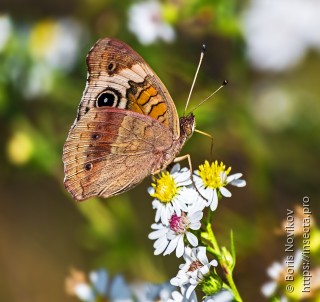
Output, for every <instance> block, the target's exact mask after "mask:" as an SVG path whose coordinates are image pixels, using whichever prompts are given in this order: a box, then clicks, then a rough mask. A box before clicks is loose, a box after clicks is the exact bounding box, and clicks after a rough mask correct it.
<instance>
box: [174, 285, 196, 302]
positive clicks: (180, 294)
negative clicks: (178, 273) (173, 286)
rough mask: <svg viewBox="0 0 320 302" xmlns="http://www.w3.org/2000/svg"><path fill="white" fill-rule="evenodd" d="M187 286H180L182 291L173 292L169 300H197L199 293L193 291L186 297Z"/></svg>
mask: <svg viewBox="0 0 320 302" xmlns="http://www.w3.org/2000/svg"><path fill="white" fill-rule="evenodd" d="M186 291H187V289H186V287H185V286H182V287H181V288H180V291H177V290H176V291H174V292H172V294H171V295H172V299H169V300H168V302H197V301H198V299H197V295H196V293H195V292H194V291H193V292H192V293H191V295H190V297H189V298H188V299H187V298H186Z"/></svg>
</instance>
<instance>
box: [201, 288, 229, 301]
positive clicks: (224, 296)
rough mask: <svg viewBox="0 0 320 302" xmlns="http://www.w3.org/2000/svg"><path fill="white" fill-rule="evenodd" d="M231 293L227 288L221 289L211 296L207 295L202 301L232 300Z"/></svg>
mask: <svg viewBox="0 0 320 302" xmlns="http://www.w3.org/2000/svg"><path fill="white" fill-rule="evenodd" d="M232 301H233V294H232V293H231V292H230V291H228V290H222V291H220V292H218V293H216V294H214V295H212V296H207V297H206V298H205V299H204V300H203V302H232Z"/></svg>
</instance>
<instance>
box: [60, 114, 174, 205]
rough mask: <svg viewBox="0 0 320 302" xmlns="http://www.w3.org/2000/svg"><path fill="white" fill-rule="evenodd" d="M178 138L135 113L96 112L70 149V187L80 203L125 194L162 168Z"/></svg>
mask: <svg viewBox="0 0 320 302" xmlns="http://www.w3.org/2000/svg"><path fill="white" fill-rule="evenodd" d="M171 147H172V133H171V132H170V131H169V130H168V128H167V127H166V126H164V125H163V124H162V123H160V122H158V121H157V120H155V119H153V118H151V117H148V116H144V115H142V114H139V113H136V112H132V111H129V110H121V109H118V108H92V109H90V111H88V112H87V113H86V114H85V115H84V116H83V117H82V118H81V119H80V120H79V121H78V122H77V123H76V125H75V126H74V127H73V128H71V130H70V132H69V136H68V138H67V141H66V143H65V146H64V152H63V161H64V172H65V180H64V181H65V187H66V188H67V190H68V191H69V192H70V193H71V194H72V196H73V198H74V199H76V200H84V199H87V198H89V197H92V196H102V197H105V198H107V197H110V196H113V195H117V194H120V193H122V192H125V191H127V190H129V189H130V188H132V187H133V186H135V185H136V184H138V183H139V182H141V181H142V180H143V179H144V178H145V177H146V176H148V175H150V174H152V173H153V172H155V171H156V170H158V169H159V168H160V165H161V163H163V161H164V158H163V156H164V153H165V152H166V151H168V150H170V148H171Z"/></svg>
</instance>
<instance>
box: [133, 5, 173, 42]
mask: <svg viewBox="0 0 320 302" xmlns="http://www.w3.org/2000/svg"><path fill="white" fill-rule="evenodd" d="M128 26H129V30H130V31H131V32H132V33H134V34H135V35H136V36H137V38H138V40H139V41H140V43H142V44H152V43H154V42H155V41H156V40H157V39H158V38H160V39H162V40H164V41H166V42H171V41H173V39H174V38H175V32H174V30H173V28H172V27H171V26H170V25H169V24H167V23H165V22H164V20H163V16H162V12H161V5H160V3H159V2H158V1H146V2H141V3H137V4H134V5H132V6H131V7H130V9H129V24H128Z"/></svg>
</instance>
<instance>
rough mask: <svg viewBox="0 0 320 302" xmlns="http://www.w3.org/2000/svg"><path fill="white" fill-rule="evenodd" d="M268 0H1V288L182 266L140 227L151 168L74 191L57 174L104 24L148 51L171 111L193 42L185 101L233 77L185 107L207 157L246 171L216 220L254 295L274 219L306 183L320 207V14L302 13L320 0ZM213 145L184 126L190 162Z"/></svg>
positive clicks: (13, 297)
mask: <svg viewBox="0 0 320 302" xmlns="http://www.w3.org/2000/svg"><path fill="white" fill-rule="evenodd" d="M266 1H267V0H252V1H243V2H241V3H240V2H239V1H235V0H229V1H222V0H215V1H212V0H211V1H210V0H192V1H183V0H168V1H165V2H161V3H158V4H151V6H150V7H148V6H147V9H145V8H146V5H150V4H146V3H144V2H135V1H121V2H120V1H107V0H80V1H74V0H72V1H62V0H58V1H57V0H55V1H53V0H49V1H39V0H29V1H23V0H11V1H9V0H2V1H1V4H0V126H1V136H0V142H1V146H2V148H1V152H0V157H1V162H2V166H1V172H0V190H1V191H0V192H1V195H0V199H1V203H0V257H1V258H0V301H22V300H23V301H33V302H34V301H75V299H74V298H72V297H69V296H67V295H66V293H65V289H64V281H65V277H66V276H67V275H68V274H69V269H70V268H71V267H76V268H79V269H81V270H84V271H90V270H91V269H93V268H98V267H101V266H103V267H105V268H107V269H108V270H109V271H110V272H111V273H112V274H115V273H119V272H120V273H123V274H124V275H125V277H126V278H127V280H140V281H150V282H163V281H165V280H168V279H169V278H171V277H172V276H174V275H175V274H176V272H177V268H178V264H180V262H181V261H179V260H177V259H176V258H175V256H174V255H171V256H166V257H163V256H154V255H153V247H152V244H153V242H151V241H150V240H148V238H147V235H148V233H149V232H150V230H151V229H150V225H151V224H152V223H153V220H154V211H153V210H152V206H151V201H152V199H151V197H150V196H148V194H147V187H148V186H149V185H150V182H151V180H150V179H147V180H145V181H144V182H143V183H142V184H140V185H139V186H138V187H137V188H135V189H133V190H131V191H130V192H128V193H126V194H123V195H121V196H117V197H114V198H110V199H109V200H98V199H94V200H89V201H85V202H83V203H76V202H74V201H73V200H72V199H71V197H70V196H69V194H68V193H67V192H66V191H65V189H64V186H63V165H62V161H61V157H62V148H63V144H64V141H65V139H66V137H67V134H68V131H69V128H70V126H71V124H72V123H73V121H74V119H75V117H76V111H77V106H78V104H79V102H80V99H81V96H82V92H83V89H84V86H85V81H86V65H85V57H86V54H87V52H88V50H89V49H90V48H91V46H92V45H93V44H94V43H95V42H96V40H97V39H98V38H101V37H107V36H109V37H116V38H119V39H121V40H124V41H125V42H126V43H128V44H129V45H131V46H132V47H133V48H134V49H135V50H136V51H137V52H138V53H140V54H141V56H142V57H143V58H145V60H146V61H147V62H148V63H149V65H150V66H151V67H152V68H153V69H154V70H155V71H156V73H157V74H158V75H159V77H160V78H161V79H162V81H163V82H164V83H165V85H166V86H167V88H168V90H169V91H170V93H171V96H172V97H173V99H174V101H175V103H176V106H177V108H178V112H179V113H180V114H181V113H182V112H183V108H184V105H185V102H186V99H187V96H188V93H189V89H190V86H191V82H192V79H193V76H194V73H195V69H196V65H197V63H198V58H199V54H200V49H201V45H202V44H203V43H205V44H206V46H207V51H206V54H205V58H204V62H203V66H202V67H201V70H200V73H199V78H198V80H197V83H196V86H195V89H194V93H193V96H192V98H191V107H193V106H195V105H196V104H198V103H199V102H200V101H201V100H203V99H204V98H205V97H206V96H208V95H209V94H210V93H211V92H212V91H213V90H214V89H216V88H217V87H218V86H219V85H220V83H221V82H222V81H223V80H224V79H228V80H229V82H230V84H229V85H228V86H226V87H225V88H224V89H223V90H222V91H220V92H219V93H218V94H217V95H215V97H214V98H213V99H211V100H210V101H208V102H207V103H205V104H203V105H202V106H201V107H200V108H199V109H198V110H197V111H196V112H195V114H196V119H197V128H198V129H199V130H202V131H205V132H208V133H211V134H212V135H213V137H214V157H215V158H216V159H218V160H222V161H223V162H224V163H225V164H226V165H227V166H232V172H242V173H243V174H244V177H243V178H244V179H246V180H247V186H246V187H245V188H244V189H241V190H240V189H237V188H235V189H232V193H233V196H232V198H230V199H224V200H223V201H222V202H221V203H220V205H219V208H218V210H217V213H216V215H215V220H214V229H215V230H216V231H217V234H218V239H219V240H220V241H221V242H223V243H225V244H228V237H229V231H230V229H233V230H234V233H235V242H236V247H237V255H238V259H237V266H236V271H235V279H236V282H237V284H238V288H239V291H240V293H241V294H242V296H243V297H244V300H245V301H263V298H262V296H261V293H260V288H261V285H262V284H263V283H264V282H266V281H267V280H268V277H267V274H266V268H267V267H268V266H269V265H270V264H271V263H272V262H273V261H275V260H280V259H282V258H283V256H284V243H285V238H284V237H281V236H278V235H276V231H275V230H276V229H277V228H278V227H279V226H280V222H281V220H283V219H284V218H285V215H286V209H287V208H290V209H293V205H295V204H301V203H302V197H303V196H309V198H310V200H311V210H312V212H313V213H314V214H315V215H316V214H317V213H319V209H320V206H319V202H318V201H319V198H320V190H319V173H318V169H319V166H320V161H319V154H320V139H319V133H320V118H319V117H320V97H319V96H320V85H319V70H320V56H319V52H318V50H319V48H320V41H319V39H320V38H319V37H317V34H316V33H319V29H320V22H319V21H318V20H317V18H315V17H314V15H313V14H312V12H313V11H314V10H315V11H319V10H316V8H319V5H318V3H319V1H316V0H313V1H310V2H309V4H308V5H304V4H303V3H302V2H303V1H295V2H294V4H290V2H288V1H282V2H281V1H280V2H281V5H282V6H283V7H278V6H281V5H280V4H277V3H276V2H275V1H273V5H271V6H268V5H266ZM141 3H142V4H141ZM312 3H313V4H312ZM143 5H145V6H143ZM277 5H278V6H277ZM299 5H300V6H299ZM312 5H314V7H313V6H312ZM282 8H285V12H286V15H285V17H284V16H283V14H282V15H281V12H283V10H282ZM318 19H319V18H318ZM209 150H210V141H209V140H208V139H207V138H206V137H204V136H201V135H199V134H194V136H193V137H192V139H191V140H190V141H189V142H188V144H187V145H186V146H185V148H184V150H183V152H182V153H183V154H186V153H190V154H191V157H192V162H193V165H194V167H197V166H198V165H199V164H201V163H203V161H204V160H205V159H208V158H209Z"/></svg>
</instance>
